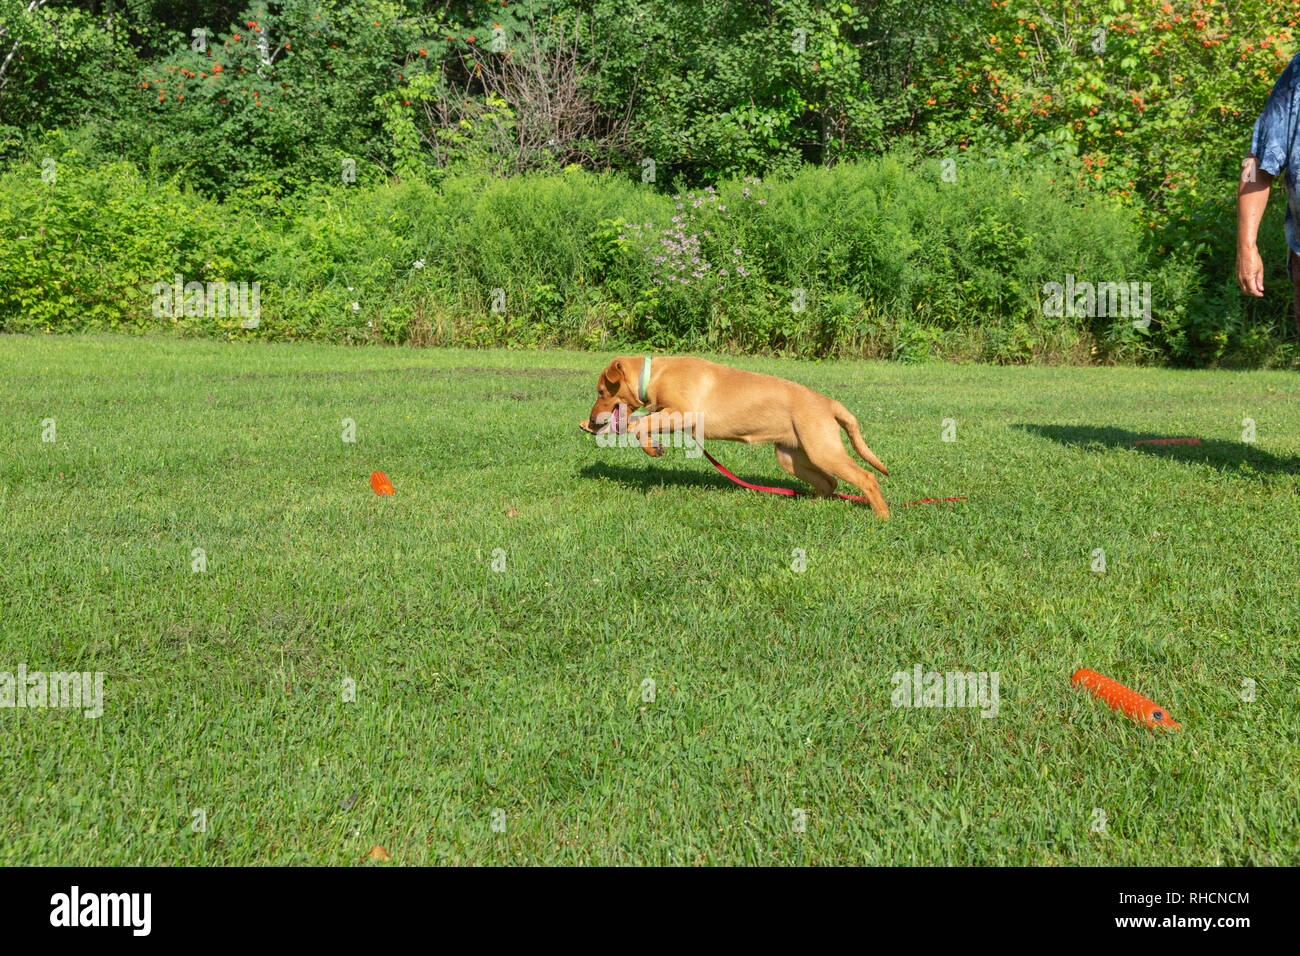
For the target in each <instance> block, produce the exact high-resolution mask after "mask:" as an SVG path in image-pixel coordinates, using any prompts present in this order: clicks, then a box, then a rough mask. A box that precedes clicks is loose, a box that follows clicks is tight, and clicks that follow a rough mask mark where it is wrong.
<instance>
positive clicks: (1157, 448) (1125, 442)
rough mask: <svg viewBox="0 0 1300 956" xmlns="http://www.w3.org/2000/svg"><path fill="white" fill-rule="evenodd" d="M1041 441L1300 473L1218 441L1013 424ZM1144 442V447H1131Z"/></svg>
mask: <svg viewBox="0 0 1300 956" xmlns="http://www.w3.org/2000/svg"><path fill="white" fill-rule="evenodd" d="M1012 427H1013V428H1019V429H1021V430H1023V431H1027V432H1029V433H1030V434H1033V435H1038V436H1039V437H1041V438H1050V439H1051V440H1052V441H1054V442H1059V443H1060V444H1062V445H1072V446H1075V447H1079V448H1089V447H1091V446H1101V447H1103V448H1126V449H1129V450H1131V451H1139V452H1141V453H1143V454H1144V455H1151V456H1152V457H1155V458H1168V459H1172V460H1174V461H1180V462H1186V463H1188V464H1194V465H1206V466H1208V467H1210V468H1217V469H1218V470H1219V471H1223V472H1231V473H1232V474H1241V473H1242V472H1244V471H1249V472H1254V473H1256V474H1258V475H1261V476H1264V475H1294V474H1297V473H1300V458H1297V457H1295V456H1294V455H1292V456H1286V457H1283V456H1279V455H1274V454H1271V453H1269V452H1266V451H1263V450H1261V449H1260V448H1259V447H1258V446H1257V445H1252V444H1249V443H1247V442H1240V441H1224V440H1223V439H1221V438H1201V440H1200V442H1199V443H1197V444H1194V445H1189V444H1156V443H1151V444H1145V442H1150V441H1151V440H1152V439H1155V441H1156V442H1161V441H1167V440H1168V439H1171V438H1197V437H1200V436H1196V435H1153V434H1152V433H1150V432H1131V431H1127V430H1125V429H1123V428H1099V427H1097V426H1094V425H1024V424H1018V425H1013V426H1012ZM1135 442H1144V444H1134V443H1135Z"/></svg>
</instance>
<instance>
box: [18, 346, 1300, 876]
mask: <svg viewBox="0 0 1300 956" xmlns="http://www.w3.org/2000/svg"><path fill="white" fill-rule="evenodd" d="M609 357H610V356H608V355H594V354H592V355H587V354H578V353H565V352H545V353H538V352H505V351H458V350H446V351H443V350H436V351H434V350H430V351H415V350H404V349H377V348H356V349H346V348H337V347H328V346H311V345H292V346H291V345H230V344H220V343H214V342H207V341H184V340H178V339H136V338H123V337H95V338H53V337H45V338H28V337H12V336H10V337H0V369H3V374H2V375H0V448H2V449H3V456H2V459H0V515H2V519H0V520H2V521H3V533H2V534H0V595H2V597H0V600H2V601H3V609H2V610H0V671H9V672H16V670H17V667H18V666H19V665H25V666H26V668H27V669H28V671H34V670H42V671H54V670H77V671H91V672H95V671H102V672H103V673H104V713H103V716H102V717H100V718H98V719H89V718H86V717H84V716H82V714H81V713H80V712H74V711H72V710H69V709H46V710H37V709H16V708H5V709H0V733H2V734H3V739H4V746H3V747H0V797H2V800H0V863H5V864H16V863H43V864H53V863H63V864H74V863H76V864H84V863H114V864H126V863H137V862H139V863H178V864H206V863H233V864H249V863H277V864H284V863H330V864H345V865H347V864H358V863H360V862H362V860H363V858H364V857H365V855H366V852H367V850H368V849H369V848H370V847H371V846H372V845H375V844H380V845H382V846H384V847H386V848H387V849H388V851H389V852H391V854H392V857H393V862H394V863H398V864H423V863H484V864H491V863H516V862H520V863H522V862H529V863H542V862H545V863H683V864H701V863H702V864H727V863H795V864H810V863H811V864H831V863H890V864H900V863H944V864H972V863H975V864H990V863H1020V864H1048V865H1059V864H1175V863H1186V864H1243V863H1258V864H1293V865H1294V864H1297V863H1300V850H1298V849H1297V846H1298V845H1300V819H1298V818H1300V784H1298V783H1297V770H1296V754H1297V749H1298V745H1300V693H1298V691H1300V685H1298V684H1297V675H1298V674H1300V653H1298V651H1297V639H1296V638H1297V628H1298V627H1300V613H1298V612H1300V600H1298V598H1300V593H1298V590H1300V589H1298V588H1297V584H1298V583H1300V379H1298V378H1297V377H1296V375H1295V374H1294V373H1286V372H1251V373H1242V372H1177V371H1164V370H1142V369H1114V368H994V367H974V366H953V365H926V366H920V367H906V366H899V365H892V364H879V363H857V362H830V363H824V364H807V363H798V362H793V361H777V360H752V359H729V360H727V361H728V362H729V364H733V365H737V366H740V367H744V368H750V369H754V370H756V371H763V372H770V373H774V374H778V375H782V376H785V377H788V378H792V379H795V380H796V381H800V382H803V383H805V384H807V385H809V386H811V387H813V388H815V389H817V390H819V391H821V392H824V393H826V394H828V395H831V396H834V397H835V398H838V399H839V400H841V401H842V402H844V404H845V405H847V406H848V408H849V409H850V410H851V411H852V412H853V413H854V414H855V415H856V416H857V417H858V419H859V420H860V422H861V424H862V431H863V434H864V436H865V437H866V440H867V442H868V444H870V445H871V447H872V449H873V450H874V451H875V452H876V454H877V455H879V456H880V457H881V459H883V460H884V462H885V463H886V465H888V467H889V469H890V472H891V475H890V477H889V478H886V479H883V482H882V483H883V486H884V489H885V494H886V497H887V498H888V499H889V500H890V501H892V502H895V503H900V502H906V501H912V500H915V499H919V498H925V497H956V496H966V497H968V498H969V500H968V501H965V502H961V503H957V504H950V505H941V506H935V505H921V506H916V507H907V508H904V507H897V508H895V511H894V517H893V520H891V521H889V522H880V521H877V520H875V519H874V518H873V517H872V515H871V512H870V509H868V508H867V507H865V506H863V505H857V504H852V503H849V502H844V501H817V500H812V499H797V500H792V499H787V498H779V497H776V496H773V495H762V494H758V493H755V492H750V491H745V490H743V489H740V488H738V487H736V486H733V485H730V484H729V483H727V482H726V481H725V479H723V478H722V477H721V476H720V475H718V474H717V473H716V472H714V471H713V469H712V468H711V467H710V466H709V465H708V463H707V462H705V461H703V459H699V458H695V459H688V458H687V457H686V456H685V454H684V452H683V451H681V450H675V451H670V452H669V453H668V455H667V456H665V457H664V458H661V459H657V460H655V459H650V458H648V457H646V456H645V455H644V454H642V453H641V452H640V451H639V450H636V449H602V448H598V447H597V446H596V443H595V441H594V440H593V439H591V438H589V437H586V436H584V435H582V434H580V433H579V432H578V431H577V429H576V428H575V427H574V426H575V423H576V422H577V420H578V419H579V418H581V417H582V416H584V415H585V414H586V413H587V411H588V409H589V408H590V405H591V402H592V401H593V399H594V392H595V382H596V374H597V373H598V371H599V370H600V369H601V368H602V367H603V365H604V363H605V362H606V360H607V359H608V358H609ZM50 418H52V419H54V420H55V423H56V424H55V429H56V440H55V441H54V442H45V441H42V429H43V426H42V422H43V421H44V420H45V419H50ZM949 418H950V419H953V420H955V424H956V434H955V438H956V440H955V441H953V442H946V441H943V440H941V433H942V429H943V425H942V423H943V420H944V419H949ZM1246 418H1250V419H1253V421H1254V422H1255V427H1256V430H1257V441H1256V442H1254V443H1246V442H1243V441H1242V440H1241V436H1242V429H1243V425H1242V421H1243V419H1246ZM344 419H352V420H353V421H354V422H355V439H356V440H355V442H351V443H348V442H344V441H343V440H342V433H343V427H344V426H343V420H344ZM1174 436H1197V437H1200V438H1201V439H1203V444H1201V445H1199V446H1178V445H1170V446H1150V445H1148V446H1138V447H1135V446H1134V445H1133V444H1132V443H1133V442H1134V441H1135V440H1138V439H1142V438H1148V437H1174ZM710 450H711V451H713V452H714V454H715V455H717V456H718V457H719V458H720V460H721V461H722V462H723V463H724V464H726V465H727V466H728V467H730V468H731V469H732V470H733V471H735V472H736V473H737V474H739V475H740V476H741V477H744V478H746V479H748V480H751V481H753V480H756V481H758V482H759V483H762V484H785V485H790V486H792V487H797V486H799V485H798V483H797V482H794V481H793V479H790V477H789V476H788V475H786V474H785V472H783V471H782V470H781V469H780V468H779V466H778V465H777V463H776V460H775V458H774V456H773V453H772V450H771V448H770V447H767V446H755V447H749V446H743V445H733V444H727V443H715V444H713V445H711V446H710ZM376 469H382V470H383V471H385V472H387V474H388V476H389V478H391V479H392V481H393V483H394V485H395V486H396V488H397V496H396V497H395V498H391V499H387V498H379V497H377V496H376V495H375V494H374V493H373V492H372V491H371V489H370V485H369V482H368V478H369V475H370V473H371V472H372V471H374V470H376ZM840 490H842V491H843V490H848V491H851V490H852V489H848V488H844V487H841V489H840ZM196 548H202V549H203V550H204V552H205V554H206V563H207V569H206V571H203V572H195V571H193V570H192V562H193V561H194V559H193V558H192V554H193V552H194V549H196ZM1098 548H1101V549H1103V550H1104V552H1105V560H1106V569H1105V571H1104V572H1103V573H1097V572H1095V571H1093V570H1092V564H1093V561H1094V559H1093V552H1094V550H1095V549H1098ZM796 549H802V553H803V554H804V556H805V560H806V570H805V571H803V572H802V573H801V572H798V571H795V570H794V569H793V565H794V563H795V552H796ZM494 555H495V556H496V557H497V558H498V559H500V558H501V557H502V556H504V571H502V572H497V571H494V570H493V561H494ZM499 564H500V561H499V560H498V565H499ZM916 665H920V666H921V667H922V669H923V670H926V671H931V670H933V671H945V672H946V671H954V670H960V671H985V672H996V673H997V674H998V675H999V680H1000V685H999V691H1000V707H999V710H998V713H997V716H996V717H992V718H983V717H981V716H980V714H979V712H978V711H977V710H973V709H959V708H934V709H904V708H896V707H893V706H891V694H892V693H893V690H894V686H893V684H892V682H891V678H892V676H893V675H894V674H895V672H897V671H907V672H911V671H912V669H913V668H914V667H915V666H916ZM1079 667H1089V668H1092V669H1095V670H1098V671H1101V672H1102V673H1105V674H1108V675H1110V676H1112V677H1114V678H1116V679H1117V680H1120V681H1122V682H1124V683H1126V684H1128V685H1130V686H1131V687H1133V688H1134V689H1136V690H1138V691H1139V692H1142V693H1145V694H1146V695H1147V696H1149V697H1152V698H1154V699H1155V700H1156V701H1158V702H1159V703H1161V704H1163V705H1165V706H1166V707H1168V709H1169V711H1170V713H1171V714H1172V716H1173V717H1174V718H1175V719H1176V720H1178V721H1179V722H1181V724H1182V727H1183V730H1182V732H1181V733H1177V734H1173V733H1170V734H1157V733H1153V732H1151V731H1148V730H1147V729H1145V728H1144V727H1142V726H1141V725H1139V724H1137V723H1134V722H1132V721H1130V720H1128V719H1126V718H1124V717H1122V716H1120V715H1117V714H1115V713H1112V712H1111V711H1110V710H1108V709H1107V707H1106V706H1105V705H1104V704H1102V703H1100V702H1099V701H1096V700H1093V699H1092V698H1091V697H1089V696H1088V695H1087V694H1086V693H1085V692H1083V691H1082V690H1077V689H1074V688H1072V687H1071V686H1070V675H1071V674H1072V673H1073V671H1074V670H1075V669H1076V668H1079ZM347 681H353V682H355V688H356V690H355V700H348V699H346V697H347V696H348V694H346V692H345V690H344V688H345V687H346V682H347ZM647 681H653V682H654V692H653V694H651V693H649V692H648V688H649V685H648V684H646V682H647ZM1246 681H1253V682H1254V685H1253V686H1254V689H1255V694H1254V699H1253V700H1243V688H1244V687H1245V686H1247V685H1246V684H1245V683H1244V682H1246ZM1244 696H1250V695H1249V694H1246V695H1244ZM647 697H652V698H653V699H649V700H647V699H645V698H647ZM200 810H202V811H204V812H205V814H206V819H207V827H206V830H205V831H204V832H201V833H196V832H193V831H192V821H193V820H194V819H195V817H194V814H195V812H196V811H200ZM497 810H500V811H503V816H502V815H501V814H498V815H497V816H496V817H495V819H496V820H497V821H498V822H499V821H501V820H502V819H503V820H504V824H505V830H504V832H497V831H496V830H494V828H493V823H494V811H497ZM796 811H802V819H803V820H804V821H805V823H806V826H805V828H804V830H803V832H797V831H798V828H797V826H796V823H797V821H798V820H799V819H800V814H799V813H797V812H796ZM1098 811H1101V812H1102V813H1104V814H1105V827H1104V832H1097V831H1096V830H1095V829H1094V825H1095V822H1096V821H1098V820H1099V819H1100V816H1099V815H1098Z"/></svg>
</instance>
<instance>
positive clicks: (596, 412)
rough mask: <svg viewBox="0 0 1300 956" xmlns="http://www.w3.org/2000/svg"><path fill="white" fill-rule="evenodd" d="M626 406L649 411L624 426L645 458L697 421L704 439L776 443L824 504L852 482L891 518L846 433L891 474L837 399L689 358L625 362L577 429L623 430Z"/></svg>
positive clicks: (606, 378) (781, 458)
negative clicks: (667, 436)
mask: <svg viewBox="0 0 1300 956" xmlns="http://www.w3.org/2000/svg"><path fill="white" fill-rule="evenodd" d="M620 405H622V406H626V407H627V408H628V409H629V410H634V409H638V408H644V409H645V410H646V411H647V412H649V413H650V414H648V415H646V416H645V417H643V418H640V419H638V420H637V421H635V422H632V423H628V422H623V423H621V424H623V425H626V426H629V427H628V431H629V433H631V434H633V435H635V436H636V438H637V441H638V443H639V444H640V445H641V448H642V449H643V450H644V451H645V453H646V454H647V455H651V456H654V457H657V456H658V455H661V454H662V453H663V450H662V449H661V448H660V447H659V445H658V444H656V443H655V442H654V441H653V440H652V438H651V436H652V435H655V434H664V433H667V432H668V431H669V430H670V429H671V428H672V427H673V426H674V423H676V424H678V425H680V423H681V422H682V421H693V423H694V430H693V433H694V435H695V437H696V438H697V439H699V440H704V439H708V438H717V439H719V440H722V441H743V442H745V443H747V444H756V443H761V442H771V443H772V444H773V445H775V446H776V460H777V461H778V462H780V463H781V467H782V468H784V469H785V470H786V471H788V472H789V473H790V474H792V475H794V476H795V477H796V478H799V479H801V480H803V481H806V482H808V484H810V485H812V487H813V491H814V493H815V494H816V495H817V496H818V497H819V498H825V497H828V496H830V495H831V494H832V493H833V492H834V491H835V487H836V484H837V482H838V481H840V480H843V481H847V482H848V483H849V484H851V485H854V486H855V487H857V488H858V489H860V490H861V491H862V494H863V495H865V496H866V498H867V500H868V501H870V502H871V509H872V511H874V512H875V513H876V516H877V517H879V518H888V517H889V506H888V505H886V504H885V497H884V495H883V494H882V493H881V490H880V482H879V481H877V480H876V476H875V475H873V474H872V473H871V472H869V471H867V470H866V469H865V468H863V467H862V466H861V465H859V464H858V463H857V462H856V461H854V460H853V458H852V457H851V456H850V455H849V453H848V452H847V451H845V449H844V444H843V442H841V440H840V429H843V430H844V431H845V433H847V434H848V436H849V441H850V442H852V444H853V450H854V451H856V452H857V453H858V455H859V456H861V458H862V460H863V461H865V462H866V463H867V464H869V465H870V466H871V467H872V468H875V469H876V470H877V471H879V472H880V473H881V474H882V475H888V474H889V471H888V470H887V469H886V468H885V466H884V465H883V464H881V462H880V459H879V458H877V457H876V456H875V455H874V454H873V453H872V451H871V449H870V448H868V447H867V443H866V442H864V441H863V440H862V433H861V432H860V431H858V420H857V419H856V418H854V417H853V415H852V414H851V413H850V412H849V410H848V409H847V408H845V407H844V406H843V405H841V404H840V403H839V402H837V401H835V399H833V398H827V397H826V396H825V395H821V394H819V393H817V392H814V391H813V390H812V389H811V388H808V387H806V386H804V385H800V384H799V383H797V382H790V381H787V380H786V379H783V378H776V377H775V376H772V375H759V374H758V373H756V372H743V371H741V370H739V369H734V368H727V366H725V365H718V364H717V363H716V362H706V361H705V360H704V359H697V358H690V357H687V356H680V357H674V356H666V357H662V358H649V357H647V358H640V357H634V356H632V357H629V356H624V357H622V358H616V359H614V361H612V362H610V363H609V365H608V366H607V367H606V368H605V370H604V371H603V372H601V373H600V380H599V381H598V382H597V383H596V404H595V405H593V406H592V407H591V415H590V416H589V417H588V419H587V420H586V421H584V422H580V423H579V426H578V427H579V428H581V429H582V430H583V431H586V432H590V433H592V434H595V433H597V432H601V431H605V430H607V429H609V428H611V427H613V428H618V427H619V424H620V423H619V422H618V421H617V416H618V412H617V411H616V409H618V407H619V406H620Z"/></svg>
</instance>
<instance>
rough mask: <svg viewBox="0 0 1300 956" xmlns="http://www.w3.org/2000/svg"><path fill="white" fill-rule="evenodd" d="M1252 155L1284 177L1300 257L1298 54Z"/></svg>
mask: <svg viewBox="0 0 1300 956" xmlns="http://www.w3.org/2000/svg"><path fill="white" fill-rule="evenodd" d="M1250 153H1251V155H1252V156H1254V157H1255V158H1256V159H1258V160H1259V168H1260V169H1262V170H1264V172H1266V173H1269V174H1270V175H1272V176H1277V175H1278V174H1279V173H1281V174H1282V187H1283V188H1284V189H1285V190H1286V242H1287V245H1288V246H1290V247H1291V251H1292V252H1295V253H1296V254H1297V255H1300V236H1297V231H1298V230H1297V222H1296V221H1297V218H1298V217H1300V195H1297V188H1296V186H1297V183H1296V179H1297V177H1298V176H1300V54H1297V55H1296V56H1295V57H1294V58H1293V59H1292V60H1291V63H1290V64H1289V65H1288V66H1287V68H1286V70H1285V72H1283V74H1282V75H1281V76H1280V77H1278V81H1277V83H1275V84H1274V86H1273V92H1272V93H1270V94H1269V96H1268V102H1267V103H1265V104H1264V112H1262V113H1260V114H1259V119H1257V120H1256V121H1255V135H1254V136H1253V137H1252V138H1251V141H1250Z"/></svg>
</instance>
